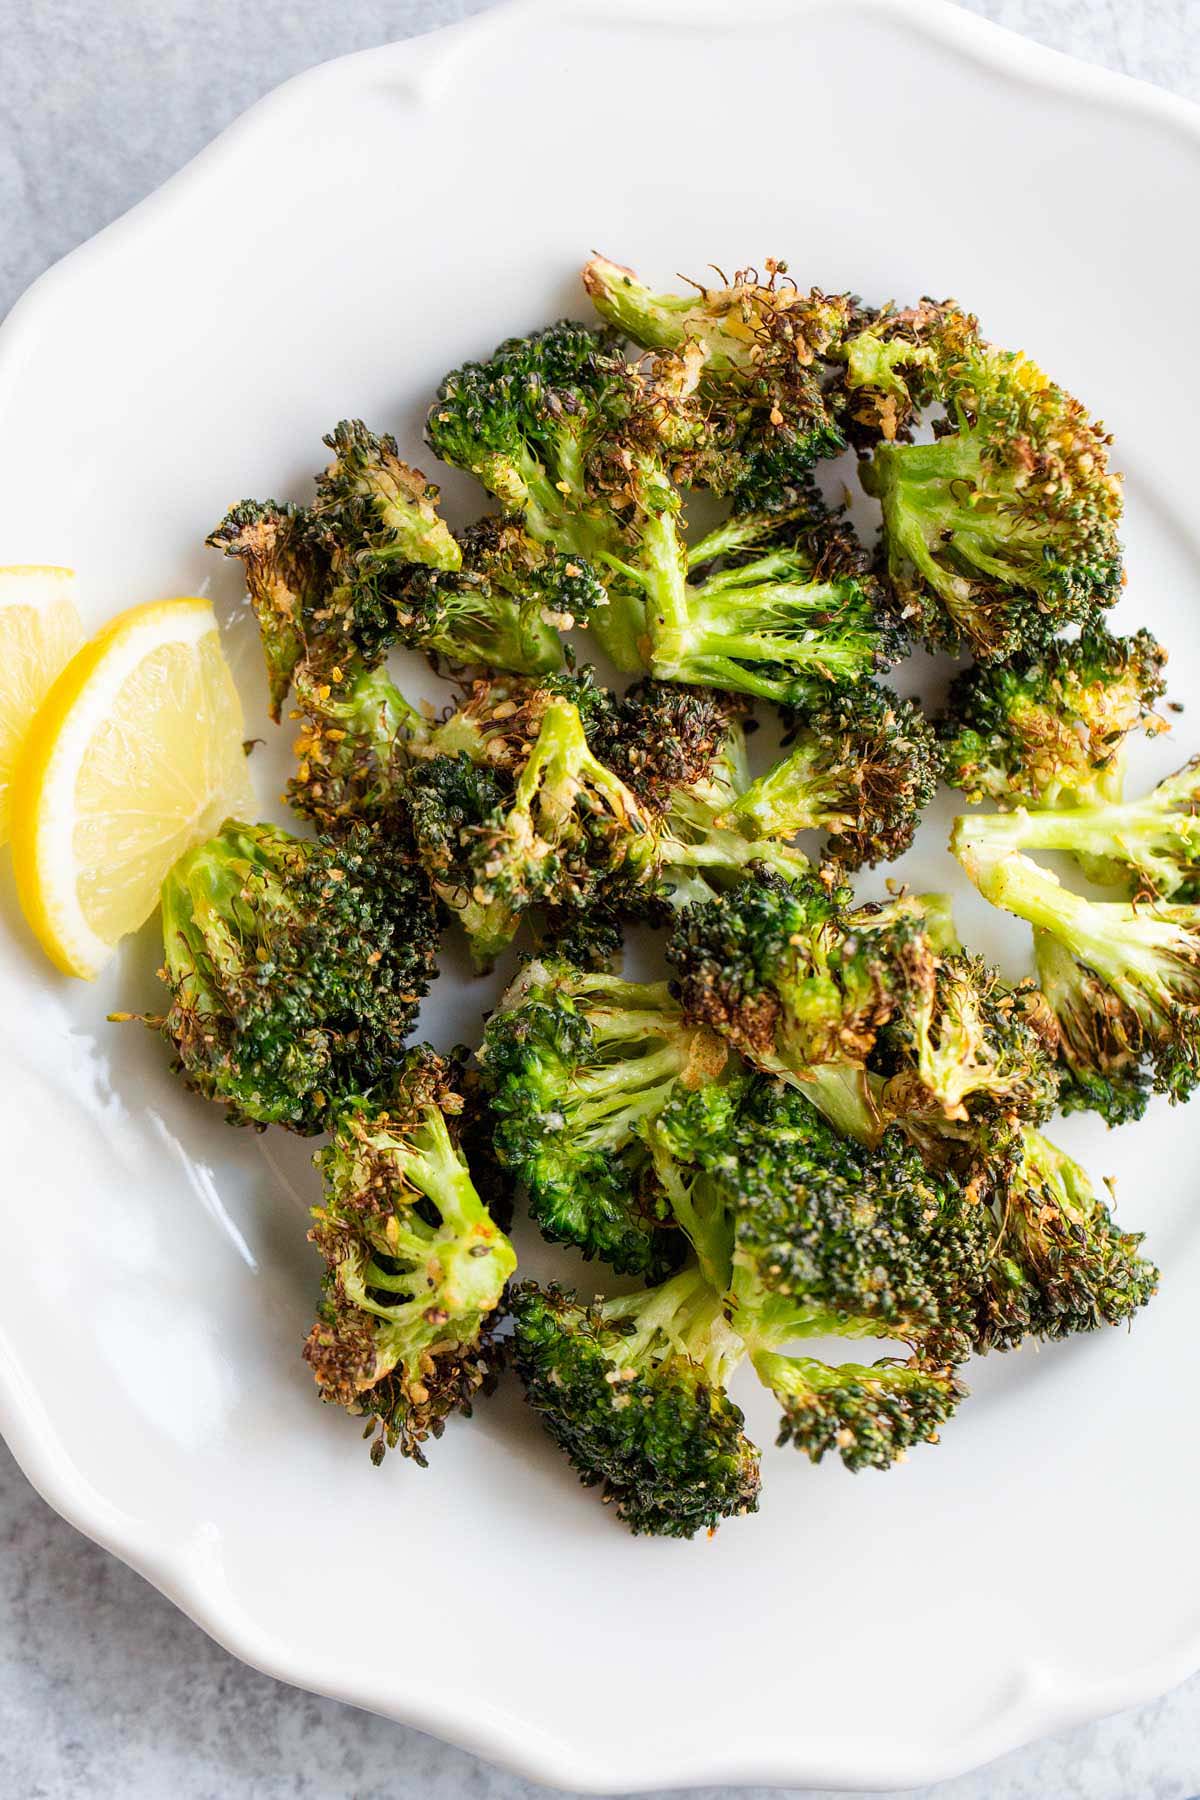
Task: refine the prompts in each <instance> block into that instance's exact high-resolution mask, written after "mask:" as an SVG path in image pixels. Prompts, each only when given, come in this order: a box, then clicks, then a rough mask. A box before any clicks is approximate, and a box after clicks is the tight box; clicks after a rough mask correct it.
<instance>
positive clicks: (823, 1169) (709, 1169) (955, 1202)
mask: <svg viewBox="0 0 1200 1800" xmlns="http://www.w3.org/2000/svg"><path fill="white" fill-rule="evenodd" d="M658 1130H659V1134H660V1137H661V1138H662V1139H663V1140H664V1141H665V1143H666V1145H667V1146H668V1147H669V1149H670V1151H671V1153H672V1154H673V1156H674V1157H675V1158H676V1160H677V1161H678V1162H679V1163H680V1164H686V1163H687V1162H688V1161H689V1160H690V1161H692V1162H694V1163H695V1164H697V1165H698V1166H699V1167H700V1168H701V1169H702V1170H703V1171H704V1172H703V1174H702V1175H701V1176H700V1177H699V1179H698V1180H697V1181H696V1182H695V1183H694V1184H693V1189H692V1192H691V1194H690V1196H689V1202H690V1203H689V1205H688V1207H687V1209H686V1211H685V1213H684V1214H683V1216H682V1217H681V1223H683V1224H684V1226H685V1229H686V1230H688V1232H689V1235H694V1237H696V1238H698V1239H699V1241H700V1244H701V1245H702V1246H703V1248H704V1251H705V1253H706V1254H707V1255H708V1257H709V1259H710V1262H711V1263H712V1264H713V1265H715V1266H719V1261H720V1257H721V1254H722V1248H723V1240H724V1239H725V1238H727V1239H728V1241H729V1251H728V1261H729V1264H730V1268H731V1279H730V1296H731V1313H730V1317H731V1320H732V1323H733V1326H734V1329H735V1330H736V1331H737V1333H738V1335H739V1336H740V1337H741V1338H742V1339H743V1340H744V1342H745V1344H746V1347H747V1350H748V1352H749V1355H750V1360H751V1362H752V1364H753V1365H754V1368H755V1370H756V1372H757V1373H758V1375H759V1377H760V1379H761V1380H762V1381H763V1382H764V1383H765V1384H766V1385H767V1386H768V1387H770V1388H771V1389H772V1390H773V1391H774V1393H775V1395H776V1397H777V1399H778V1400H779V1402H780V1405H781V1407H782V1408H783V1423H782V1427H781V1437H780V1441H781V1442H793V1443H795V1444H796V1445H797V1446H798V1447H799V1448H802V1449H804V1450H806V1451H807V1452H808V1454H809V1455H810V1456H811V1457H812V1458H813V1460H814V1461H819V1460H820V1458H821V1456H822V1455H823V1454H824V1453H825V1451H826V1450H828V1449H832V1448H837V1449H838V1450H839V1451H840V1452H841V1455H842V1459H843V1461H844V1462H845V1463H846V1465H847V1467H848V1468H851V1469H858V1468H864V1467H868V1466H870V1467H875V1468H886V1467H888V1466H889V1465H890V1464H891V1463H892V1462H894V1461H896V1460H897V1458H898V1457H899V1456H901V1455H902V1454H903V1452H904V1451H905V1450H906V1449H907V1448H908V1447H909V1446H910V1445H911V1444H913V1443H916V1442H918V1441H920V1440H921V1439H932V1438H935V1437H936V1433H937V1427H938V1426H939V1425H940V1424H941V1423H942V1422H943V1421H944V1420H945V1419H946V1418H947V1417H948V1416H949V1414H950V1412H952V1411H953V1409H954V1407H955V1405H956V1404H957V1402H958V1400H959V1398H960V1397H961V1395H962V1393H963V1392H964V1390H963V1389H962V1387H961V1385H960V1384H959V1382H958V1380H957V1377H956V1375H955V1372H954V1365H955V1364H956V1363H958V1362H960V1361H962V1360H963V1358H964V1357H966V1356H967V1355H968V1354H969V1352H970V1350H971V1348H972V1347H973V1345H974V1344H975V1342H976V1341H977V1339H978V1336H979V1315H980V1306H981V1296H982V1295H983V1293H984V1291H985V1288H986V1283H987V1269H988V1263H989V1260H990V1257H991V1252H992V1245H993V1239H994V1227H993V1223H992V1220H991V1217H990V1215H988V1214H986V1213H985V1210H984V1209H983V1208H982V1207H980V1206H979V1205H978V1204H975V1203H974V1202H973V1201H972V1200H971V1198H970V1197H969V1196H967V1195H965V1194H964V1193H963V1192H962V1191H961V1190H960V1189H959V1188H958V1186H957V1184H956V1183H955V1181H954V1179H953V1177H950V1176H945V1175H942V1176H938V1175H934V1174H933V1173H931V1172H930V1171H929V1170H928V1169H927V1168H926V1166H925V1163H924V1162H923V1160H922V1158H921V1156H920V1155H919V1154H918V1152H917V1151H916V1150H915V1149H913V1148H912V1147H911V1146H910V1145H908V1144H906V1143H905V1141H904V1139H903V1137H902V1135H901V1134H900V1132H899V1131H897V1130H895V1129H892V1130H890V1131H888V1132H887V1133H885V1135H884V1137H883V1138H882V1141H881V1142H880V1143H879V1144H878V1146H877V1147H872V1148H870V1149H865V1148H862V1147H860V1146H859V1145H857V1144H855V1143H853V1142H851V1141H850V1140H848V1139H847V1138H844V1137H842V1136H840V1135H839V1134H838V1133H837V1132H836V1131H834V1130H832V1129H831V1128H830V1126H829V1125H828V1124H827V1123H826V1122H825V1120H824V1119H823V1118H821V1116H820V1114H819V1113H818V1112H817V1110H816V1109H815V1108H814V1106H813V1105H812V1104H810V1102H809V1100H808V1099H807V1098H805V1096H804V1095H803V1094H802V1093H800V1092H798V1091H797V1090H796V1089H794V1088H790V1087H787V1086H785V1085H784V1084H782V1083H780V1082H775V1081H768V1080H765V1079H763V1078H762V1077H754V1078H751V1079H749V1080H746V1079H744V1078H743V1080H741V1081H740V1082H738V1083H735V1084H733V1085H732V1086H730V1087H727V1088H718V1089H702V1090H701V1091H700V1092H698V1093H695V1094H687V1095H682V1096H680V1097H678V1098H676V1099H675V1100H674V1101H673V1102H672V1104H671V1106H670V1107H668V1108H667V1110H666V1111H665V1112H664V1113H663V1115H662V1117H661V1119H660V1121H659V1125H658ZM805 1338H809V1339H811V1338H823V1339H824V1338H845V1339H848V1340H862V1339H864V1338H885V1339H886V1338H893V1339H897V1340H899V1341H901V1342H902V1343H904V1344H905V1346H906V1349H907V1357H906V1359H905V1360H904V1361H903V1362H902V1363H900V1364H899V1365H897V1364H896V1363H895V1362H894V1361H890V1360H889V1361H885V1362H883V1363H880V1364H877V1365H875V1366H874V1367H870V1368H867V1367H864V1366H863V1365H862V1364H860V1363H857V1362H850V1363H847V1364H843V1365H840V1366H838V1365H832V1366H831V1365H830V1364H828V1363H825V1362H820V1361H817V1360H815V1359H814V1358H812V1357H810V1356H807V1355H802V1356H798V1355H794V1354H788V1353H786V1352H785V1351H784V1348H783V1347H784V1346H785V1345H787V1344H790V1343H792V1342H793V1341H795V1340H803V1339H805Z"/></svg>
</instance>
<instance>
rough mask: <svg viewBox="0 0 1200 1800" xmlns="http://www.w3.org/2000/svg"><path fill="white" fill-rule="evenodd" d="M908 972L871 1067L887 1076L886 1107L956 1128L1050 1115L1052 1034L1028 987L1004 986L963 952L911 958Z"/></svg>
mask: <svg viewBox="0 0 1200 1800" xmlns="http://www.w3.org/2000/svg"><path fill="white" fill-rule="evenodd" d="M906 973H907V974H908V977H909V979H908V981H907V985H906V990H905V994H904V998H903V1002H902V1004H900V1005H898V1006H897V1008H896V1011H895V1013H894V1015H893V1017H892V1018H891V1019H890V1020H889V1022H888V1023H887V1024H886V1025H885V1026H884V1027H883V1030H882V1033H881V1036H880V1043H879V1052H880V1053H879V1054H878V1055H877V1057H876V1059H875V1061H874V1065H873V1066H875V1067H877V1068H882V1069H883V1070H885V1071H886V1072H888V1073H889V1075H890V1079H889V1080H888V1082H887V1085H886V1087H885V1088H884V1091H883V1094H884V1107H885V1110H886V1111H887V1112H888V1113H890V1114H894V1115H896V1116H901V1115H903V1114H906V1113H926V1112H940V1113H941V1114H942V1115H943V1117H945V1118H946V1119H948V1120H958V1121H965V1120H968V1119H979V1118H981V1117H983V1116H985V1115H986V1114H988V1113H991V1114H993V1115H995V1116H997V1117H998V1118H1005V1117H1008V1116H1009V1115H1016V1116H1017V1117H1019V1118H1021V1119H1023V1120H1026V1121H1030V1120H1042V1119H1046V1118H1048V1117H1049V1116H1050V1114H1051V1113H1052V1112H1053V1111H1054V1108H1055V1105H1056V1103H1057V1100H1058V1076H1057V1072H1056V1069H1055V1054H1056V1051H1057V1049H1058V1033H1057V1031H1056V1030H1055V1029H1054V1028H1053V1025H1052V1024H1050V1025H1047V1022H1046V1019H1045V1017H1044V1012H1043V1009H1042V1008H1040V1007H1039V1006H1038V1005H1037V1004H1036V998H1037V997H1036V995H1035V994H1034V992H1033V991H1032V990H1031V988H1030V984H1028V983H1025V984H1024V985H1023V986H1019V987H1016V988H1012V987H1009V986H1008V984H1007V983H1006V982H1004V981H1002V980H1001V978H1000V976H999V975H998V974H997V972H996V970H995V969H993V968H992V967H991V966H990V965H989V964H988V963H986V962H985V961H984V959H983V958H982V957H981V956H970V955H967V954H966V953H965V952H958V953H955V954H952V955H949V956H939V957H928V956H926V957H920V958H912V959H910V960H909V962H908V964H907V966H906Z"/></svg>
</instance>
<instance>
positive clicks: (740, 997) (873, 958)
mask: <svg viewBox="0 0 1200 1800" xmlns="http://www.w3.org/2000/svg"><path fill="white" fill-rule="evenodd" d="M832 874H833V872H832V871H830V870H824V871H821V872H820V873H812V874H808V875H805V876H802V877H800V878H798V879H796V880H793V881H791V882H784V881H780V880H778V879H775V878H773V877H770V876H762V877H760V878H759V879H757V880H753V881H747V882H743V883H742V884H741V886H739V887H737V888H735V889H733V890H732V891H731V892H729V893H727V894H723V895H721V896H720V897H719V898H718V899H716V900H712V901H708V902H706V903H704V904H701V905H698V906H692V907H689V908H688V909H687V910H686V911H685V912H684V913H683V914H682V915H681V917H680V919H679V922H678V924H677V926H676V929H675V932H674V934H673V936H672V938H671V940H670V943H669V945H668V948H667V959H668V961H669V962H670V963H671V964H672V966H673V967H674V969H675V971H676V974H677V978H678V987H679V993H680V996H681V1000H682V1005H683V1010H684V1012H685V1013H686V1015H687V1016H688V1018H689V1019H691V1020H693V1021H694V1022H695V1023H697V1024H703V1025H706V1026H708V1027H709V1028H710V1029H711V1030H713V1031H715V1032H717V1033H718V1034H719V1035H720V1036H722V1037H724V1038H726V1039H727V1040H728V1042H729V1043H731V1044H732V1045H733V1046H734V1048H735V1049H736V1050H738V1051H739V1052H740V1053H741V1054H742V1055H743V1056H745V1057H746V1058H747V1060H748V1061H750V1062H752V1063H753V1064H755V1065H756V1066H757V1067H758V1068H761V1069H764V1070H766V1071H767V1072H768V1073H776V1074H788V1073H790V1074H792V1075H793V1076H794V1077H795V1078H796V1079H799V1080H803V1081H810V1080H811V1079H812V1078H813V1075H814V1072H815V1070H816V1069H817V1068H818V1067H819V1066H820V1065H822V1064H847V1065H861V1064H862V1063H863V1062H864V1061H865V1059H866V1057H867V1055H868V1053H869V1051H870V1050H871V1049H872V1047H873V1046H874V1043H875V1039H876V1035H877V1033H878V1031H879V1028H880V1027H881V1026H882V1025H884V1024H885V1023H886V1022H887V1020H888V1019H890V1018H891V1017H892V1014H893V1013H894V1012H895V1010H896V1006H897V1002H898V998H899V997H900V996H901V995H902V994H903V992H904V989H905V985H906V982H907V980H908V979H909V976H908V974H907V970H908V967H909V964H910V963H911V962H912V960H913V959H914V958H917V957H920V956H924V955H932V950H931V949H930V946H929V942H928V939H927V938H926V937H925V935H924V933H923V930H922V923H921V909H920V906H919V904H917V903H913V902H903V901H902V902H899V903H893V904H892V905H891V906H888V907H882V908H872V907H864V908H860V909H858V910H857V911H855V910H853V909H852V901H851V895H850V890H849V889H848V888H846V887H843V886H840V885H838V884H837V882H836V879H835V878H831V877H832Z"/></svg>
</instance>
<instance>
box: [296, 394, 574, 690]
mask: <svg viewBox="0 0 1200 1800" xmlns="http://www.w3.org/2000/svg"><path fill="white" fill-rule="evenodd" d="M325 442H326V443H327V444H328V445H329V447H330V449H331V450H333V451H334V458H333V461H332V462H331V463H330V465H329V467H328V469H327V470H326V471H325V473H324V474H323V475H321V476H320V477H318V481H317V490H318V496H319V499H318V509H317V510H318V511H319V512H320V515H321V517H322V520H323V521H324V522H325V524H326V526H327V528H328V530H329V532H330V533H331V535H332V537H333V538H334V540H335V542H336V544H337V546H338V568H339V573H340V575H341V578H342V580H343V581H344V582H345V584H346V587H347V589H348V599H347V602H346V606H347V609H348V610H349V611H350V612H351V613H352V615H353V618H354V624H355V637H356V641H357V642H358V644H359V645H360V647H361V648H362V649H363V650H364V652H365V653H367V654H368V655H370V654H371V653H372V652H376V653H377V652H378V651H380V650H382V649H384V648H386V647H387V645H388V644H392V643H402V644H405V645H407V646H408V647H409V648H410V649H414V650H424V651H426V652H428V653H429V654H430V655H432V656H435V657H441V658H446V659H447V660H449V661H450V662H453V663H467V664H483V665H486V666H490V667H492V668H497V669H514V670H518V671H522V672H524V673H526V674H541V673H546V672H549V671H551V670H554V669H557V668H559V667H561V664H562V645H561V643H560V641H559V637H558V631H559V629H560V628H562V629H564V630H569V629H570V628H571V626H573V625H574V624H576V623H585V622H586V619H587V617H588V615H589V614H590V612H591V611H592V610H593V609H594V608H595V607H596V606H597V605H603V604H606V603H607V595H606V594H605V590H604V587H603V584H602V583H601V582H600V581H599V580H598V578H597V577H596V576H595V575H594V574H593V573H592V571H591V570H590V569H589V568H588V567H587V565H586V564H583V563H579V562H575V561H573V560H572V559H571V558H570V557H569V556H565V555H561V554H558V553H557V552H555V551H554V550H552V549H548V548H547V547H546V545H545V544H543V543H539V542H538V541H537V540H536V539H534V538H532V537H529V536H528V535H527V534H526V533H525V532H524V531H522V530H521V528H520V527H519V526H518V525H515V524H512V523H511V522H507V521H504V520H500V519H483V520H480V521H479V522H478V523H477V524H476V525H474V526H472V527H470V528H469V529H468V530H467V531H466V532H464V533H463V535H462V537H461V538H460V539H456V538H455V537H454V536H453V534H452V533H451V532H450V530H449V528H448V526H447V525H446V524H445V523H444V522H443V520H442V519H441V518H440V517H439V515H438V512H437V502H438V490H437V488H436V487H434V486H432V485H431V484H430V483H429V482H427V481H426V479H425V477H424V476H423V475H422V474H421V472H420V470H418V469H412V468H410V467H409V466H408V464H407V463H405V462H402V461H401V460H400V457H399V454H398V451H397V447H396V441H395V439H394V438H391V437H386V436H385V437H376V435H375V434H374V432H371V431H368V430H367V428H366V426H365V425H364V424H363V423H362V421H361V420H351V421H347V420H343V421H342V423H341V424H340V425H339V426H338V427H337V429H336V430H335V431H333V432H331V433H330V435H329V436H328V437H327V438H326V439H325Z"/></svg>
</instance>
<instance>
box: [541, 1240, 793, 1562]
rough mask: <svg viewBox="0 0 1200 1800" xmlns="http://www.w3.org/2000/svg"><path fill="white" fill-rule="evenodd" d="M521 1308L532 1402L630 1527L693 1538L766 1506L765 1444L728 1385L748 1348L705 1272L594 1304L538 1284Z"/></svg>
mask: <svg viewBox="0 0 1200 1800" xmlns="http://www.w3.org/2000/svg"><path fill="white" fill-rule="evenodd" d="M512 1316H513V1324H514V1328H515V1334H514V1338H513V1356H514V1361H515V1363H516V1367H517V1372H518V1374H519V1375H520V1377H521V1380H522V1381H523V1383H524V1385H525V1392H526V1396H527V1398H528V1400H529V1403H530V1405H531V1406H532V1407H533V1409H534V1411H535V1412H537V1413H539V1414H540V1415H541V1419H542V1423H543V1425H544V1426H545V1427H546V1430H547V1431H548V1432H549V1434H550V1436H551V1437H552V1438H553V1439H554V1441H555V1443H556V1444H558V1445H559V1447H560V1448H561V1449H562V1450H563V1451H565V1453H566V1455H567V1457H568V1458H569V1460H570V1462H571V1464H572V1466H573V1467H574V1468H575V1469H576V1470H577V1471H578V1473H579V1477H580V1480H581V1481H582V1482H583V1484H584V1486H585V1487H597V1486H599V1487H602V1489H603V1496H604V1499H605V1501H606V1502H608V1503H611V1504H612V1506H613V1507H614V1509H615V1511H616V1515H617V1517H618V1518H619V1519H620V1520H621V1522H622V1524H624V1525H627V1526H628V1527H629V1529H630V1530H631V1531H633V1532H648V1533H654V1534H656V1535H659V1536H665V1537H685V1538H690V1537H694V1536H695V1534H696V1533H697V1532H698V1531H709V1532H711V1531H713V1530H715V1528H716V1527H717V1526H718V1525H719V1524H720V1522H721V1520H722V1519H728V1518H734V1517H737V1516H738V1515H740V1514H742V1513H748V1512H754V1511H755V1510H756V1509H757V1505H758V1488H759V1456H758V1451H757V1450H756V1448H755V1447H754V1445H753V1444H752V1443H751V1442H750V1440H749V1439H748V1438H747V1436H746V1434H745V1430H744V1425H745V1420H744V1418H743V1416H742V1413H741V1410H740V1408H739V1407H738V1406H736V1405H735V1403H734V1402H733V1401H732V1400H731V1399H730V1398H729V1396H728V1394H727V1393H726V1391H725V1386H726V1383H727V1381H728V1379H729V1376H730V1374H731V1373H732V1371H733V1369H734V1368H735V1367H736V1365H737V1363H738V1362H739V1361H740V1360H741V1357H742V1346H741V1343H740V1342H739V1340H738V1339H737V1337H736V1336H735V1335H734V1333H733V1332H732V1331H731V1330H730V1328H729V1326H728V1324H727V1323H726V1321H725V1317H724V1312H723V1307H722V1301H721V1297H720V1296H719V1295H717V1294H714V1293H713V1292H712V1290H711V1289H710V1288H709V1287H708V1285H707V1283H706V1282H705V1281H704V1278H703V1276H702V1275H701V1274H700V1273H699V1271H698V1270H697V1269H695V1268H694V1267H691V1268H687V1269H684V1270H682V1271H681V1272H680V1273H679V1274H678V1275H675V1276H673V1277H672V1278H671V1279H670V1280H669V1281H667V1282H665V1283H664V1284H663V1285H662V1286H661V1287H656V1288H651V1289H650V1290H649V1291H648V1292H644V1293H640V1294H632V1295H629V1296H627V1297H626V1298H623V1299H619V1300H603V1301H595V1302H593V1303H592V1304H591V1305H587V1304H585V1303H584V1302H582V1301H581V1300H579V1299H578V1298H577V1297H576V1296H575V1295H574V1294H571V1293H566V1292H564V1291H563V1290H562V1289H561V1288H559V1287H549V1288H544V1289H543V1288H538V1287H536V1286H534V1285H533V1284H532V1283H527V1284H525V1285H524V1286H522V1287H520V1288H518V1289H517V1291H516V1294H515V1295H514V1297H513V1303H512Z"/></svg>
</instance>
